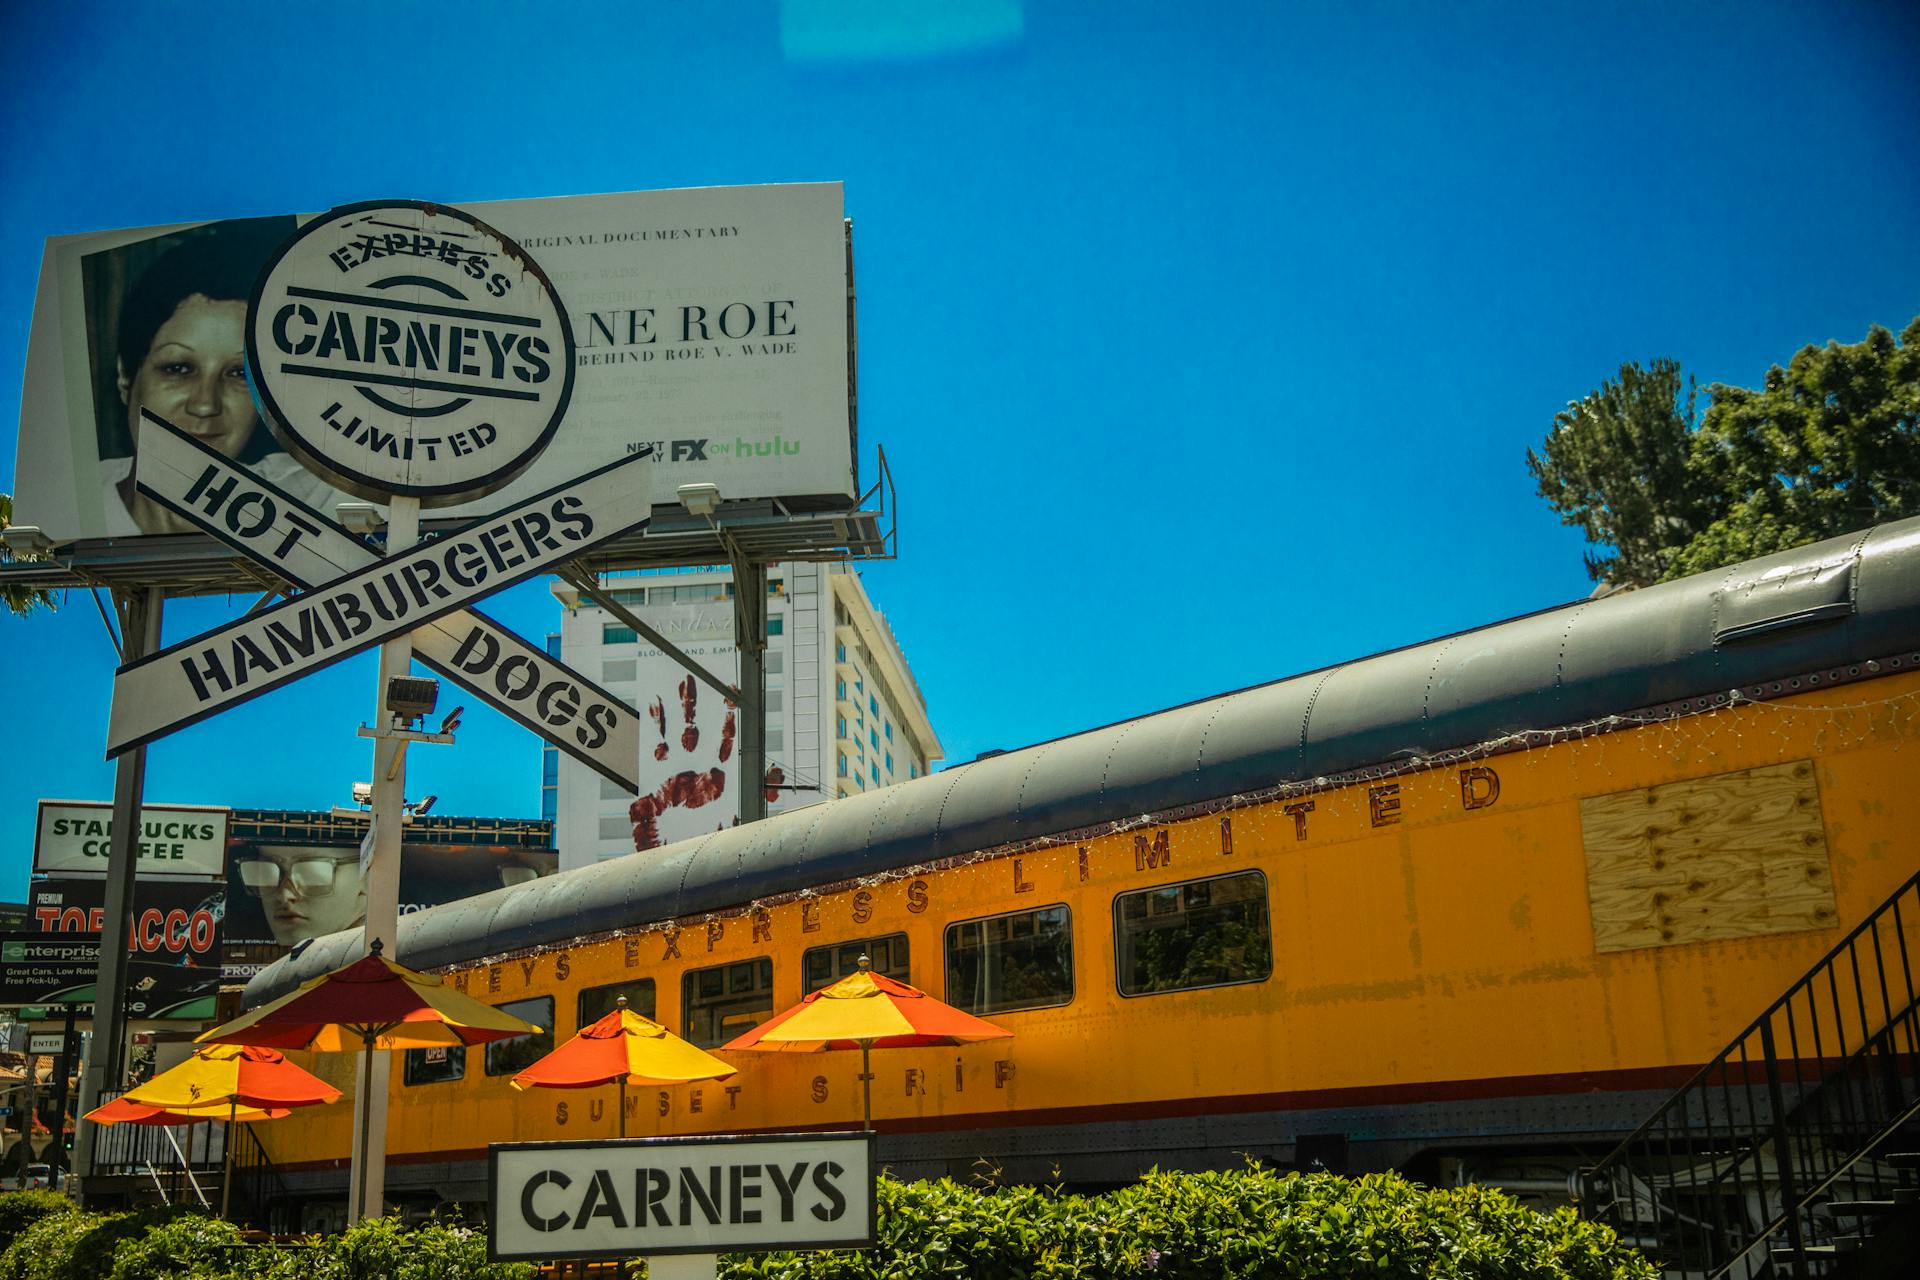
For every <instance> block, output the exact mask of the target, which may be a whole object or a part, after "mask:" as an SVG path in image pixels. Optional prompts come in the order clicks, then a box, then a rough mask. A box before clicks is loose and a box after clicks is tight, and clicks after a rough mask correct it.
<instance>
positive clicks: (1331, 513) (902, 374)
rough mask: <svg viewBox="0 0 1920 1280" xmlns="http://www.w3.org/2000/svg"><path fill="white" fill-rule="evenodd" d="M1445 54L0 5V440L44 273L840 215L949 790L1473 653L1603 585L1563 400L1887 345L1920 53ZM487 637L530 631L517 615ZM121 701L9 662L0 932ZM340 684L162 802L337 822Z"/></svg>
mask: <svg viewBox="0 0 1920 1280" xmlns="http://www.w3.org/2000/svg"><path fill="white" fill-rule="evenodd" d="M921 7H924V8H927V9H940V10H941V11H942V13H943V14H944V15H945V16H944V17H942V18H940V19H938V20H933V19H924V18H916V17H913V16H912V15H911V14H909V15H908V16H907V17H906V18H901V17H899V11H900V10H902V9H909V8H921ZM1437 9H1438V7H1437V6H1427V5H1414V4H1352V5H1331V4H1263V5H1255V4H1245V5H1226V6H1220V5H1184V6H1173V5H1166V4H1158V3H1154V4H1148V3H1141V4H1101V5H1070V4H1038V3H1029V4H1027V5H1024V6H1022V5H1020V4H1018V3H1015V2H1014V0H967V2H966V3H959V4H955V5H950V6H934V5H928V6H907V5H904V4H888V3H883V2H882V0H863V2H859V3H850V2H841V3H833V4H802V3H793V4H789V5H777V4H768V3H740V4H734V5H729V6H725V7H720V6H706V5H686V6H645V7H641V6H631V5H607V6H595V5H585V4H567V3H546V4H538V5H534V4H487V3H476V4H470V5H467V6H461V7H456V8H449V7H447V6H445V5H427V4H415V3H400V4H386V5H365V6H359V5H347V4H340V5H313V4H302V5H286V6H274V5H266V6H263V5H254V4H247V5H240V4H234V5H215V4H191V3H179V4H167V5H149V6H139V7H128V6H116V5H107V4H102V5H87V6H66V5H61V6H54V5H38V6H35V5H26V4H14V5H7V6H4V8H0V120H4V121H5V122H6V123H5V124H4V126H0V128H4V130H5V134H4V142H3V143H0V402H3V403H6V404H8V405H12V404H17V403H18V399H19V386H20V378H21V370H22V363H23V359H24V352H25V346H26V335H27V323H28V319H29V315H30V311H31V306H32V299H33V290H34V286H35V279H36V275H37V272H38V268H39V262H40V252H41V241H42V240H43V238H44V237H46V236H48V235H53V234H59V233H66V232H78V231H89V230H97V229H102V228H108V227H117V226H131V225H146V224H155V223H166V222H176V221H194V220H204V219H213V218H219V217H232V216H244V215H249V214H267V213H282V212H287V211H292V210H317V209H324V208H327V207H330V206H332V205H336V204H341V203H345V202H348V201H352V200H359V199H369V198H375V197H384V196H402V197H415V198H425V199H434V200H442V201H447V202H453V203H458V202H460V201H465V200H486V199H503V198H509V197H523V196H539V195H557V194H569V193H577V192H590V191H612V190H627V189H641V188H653V187H676V186H706V185H715V184H728V183H757V182H778V181H802V180H828V179H838V180H841V181H844V182H845V183H846V190H847V207H848V212H849V213H850V215H851V216H852V217H853V218H854V220H855V225H856V250H857V269H858V274H859V285H860V294H861V312H860V344H861V364H860V371H861V387H860V393H861V396H860V411H861V434H862V441H863V447H864V448H865V449H867V450H868V455H867V458H866V459H865V462H866V463H868V464H870V463H871V449H872V446H873V444H874V443H876V442H877V443H879V444H882V445H884V446H885V448H886V451H887V455H888V458H889V460H890V461H891V463H892V465H893V468H894V472H895V475H896V477H897V479H898V483H899V487H900V558H899V559H898V560H897V561H895V562H891V563H883V564H875V565H870V566H867V567H866V568H865V570H864V572H865V580H866V583H867V586H868V589H869V591H870V592H871V594H872V595H873V597H874V598H875V600H876V601H877V602H878V603H879V604H880V606H881V607H882V608H883V609H884V610H885V611H886V612H887V614H888V615H889V617H890V618H891V619H892V620H893V622H894V625H895V628H896V631H897V633H898V635H899V637H900V639H901V642H902V644H903V646H904V647H905V649H906V651H907V654H908V656H909V658H910V659H911V661H912V662H913V664H914V667H915V669H916V671H917V673H918V675H919V678H920V681H921V684H922V686H923V688H924V690H925V692H926V695H927V698H928V702H929V704H930V709H931V714H932V717H933V722H934V724H935V726H936V728H937V729H938V731H939V732H940V733H941V735H942V736H943V737H944V739H945V741H946V745H947V748H948V755H949V759H950V760H953V761H961V760H968V759H971V758H973V756H975V755H976V754H978V753H979V752H980V751H982V750H986V749H989V748H994V747H1014V746H1019V745H1022V744H1025V743H1028V742H1032V741H1035V740H1039V739H1043V738H1048V737H1053V736H1057V735H1059V734H1063V733H1069V732H1073V731H1075V730H1078V729H1082V728H1087V727H1090V726H1093V725H1097V724H1102V723H1106V722H1109V721H1112V720H1116V719H1120V718H1123V717H1126V716H1129V715H1133V714H1137V713H1141V712H1146V711H1151V710H1154V709H1157V708H1160V707H1164V706H1168V705H1171V704H1174V703H1177V702H1181V701H1185V700H1188V699H1191V698H1195V697H1201V696H1205V695H1207V694H1211V693H1216V692H1220V691H1223V690H1227V689H1231V688H1236V687H1239V686H1243V685H1247V684H1252V683H1257V682H1260V681H1264V680H1269V679H1273V678H1276V677H1280V676H1284V675H1288V674H1291V673H1293V672H1296V671H1299V670H1303V669H1307V668H1311V667H1314V666H1318V665H1321V664H1324V663H1328V662H1334V661H1339V660H1342V659H1345V658H1351V657H1356V656H1360V655H1362V654H1365V653H1368V652H1371V651H1374V650H1378V649H1381V648H1385V647H1389V646H1393V645H1398V644H1403V643H1407V642H1410V641H1415V640H1419V639H1422V638H1425V637H1428V636H1432V635H1436V634H1440V633H1444V632H1447V631H1451V630H1457V629H1459V628H1462V627H1467V626H1473V625H1478V624H1481V623H1485V622H1491V621H1495V620H1498V619H1500V618H1504V617H1509V616H1511V615H1514V614H1517V613H1521V612H1525V611H1527V610H1531V609H1536V608H1540V607H1543V606H1547V605H1550V604H1554V603H1558V602H1560V601H1563V600H1567V599H1570V598H1574V597H1578V596H1581V595H1584V594H1585V593H1586V591H1587V589H1588V583H1587V581H1586V578H1585V574H1584V572H1583V570H1582V567H1581V562H1580V552H1581V549H1582V547H1581V543H1580V540H1579V538H1578V535H1577V534H1575V533H1574V532H1573V531H1571V530H1566V529H1563V528H1561V527H1560V526H1559V525H1558V524H1557V522H1556V520H1555V517H1554V516H1553V514H1552V513H1551V512H1550V511H1548V510H1547V509H1546V508H1545V507H1544V506H1543V505H1542V504H1541V503H1540V501H1539V500H1538V499H1537V498H1536V497H1535V496H1534V495H1533V492H1532V485H1531V483H1530V480H1529V478H1528V476H1527V474H1526V471H1525V467H1524V461H1523V460H1524V453H1525V449H1526V447H1527V446H1528V445H1529V444H1533V443H1536V442H1537V441H1538V440H1539V438H1540V437H1541V436H1542V435H1543V434H1544V432H1545V431H1546V429H1547V427H1548V426H1549V424H1550V423H1551V420H1552V417H1553V415H1554V413H1555V412H1556V410H1558V409H1559V408H1560V407H1562V406H1563V405H1564V404H1565V403H1566V402H1567V401H1568V400H1569V399H1573V398H1575V397H1577V396H1579V395H1581V394H1583V393H1585V392H1586V391H1588V390H1590V389H1591V388H1593V387H1594V386H1596V385H1597V384H1598V383H1599V382H1600V380H1602V379H1603V378H1605V377H1607V376H1609V375H1610V374H1611V373H1612V372H1613V371H1614V370H1615V369H1617V367H1618V366H1619V364H1620V363H1621V362H1622V361H1623V360H1628V359H1640V360H1645V359H1649V358H1651V357H1654V356H1659V355H1670V356H1674V357H1676V358H1678V359H1679V360H1680V361H1681V362H1682V363H1683V365H1684V366H1685V367H1686V368H1687V369H1688V370H1689V371H1691V372H1692V373H1693V374H1695V375H1696V376H1697V377H1698V378H1699V379H1700V380H1701V382H1702V383H1703V384H1705V383H1708V382H1711V381H1716V380H1720V381H1727V382H1736V383H1744V384H1748V385H1753V384H1756V383H1757V382H1758V381H1759V379H1760V378H1761V377H1762V375H1763V374H1764V372H1765V369H1766V367H1767V366H1768V365H1769V364H1770V363H1773V362H1776V361H1784V360H1785V359H1786V358H1787V357H1788V356H1790V355H1791V354H1792V352H1793V351H1794V350H1796V349H1797V348H1798V347H1800V346H1801V345H1803V344H1806V343H1809V342H1824V341H1826V340H1828V339H1840V340H1844V341H1854V340H1858V339H1859V338H1860V337H1861V336H1862V334H1864V333H1865V331H1866V329H1867V326H1868V325H1869V324H1872V323H1876V322H1877V323H1881V324H1885V325H1888V326H1889V327H1893V328H1896V329H1897V328H1898V327H1899V326H1900V325H1901V324H1902V323H1904V322H1905V321H1906V320H1908V319H1910V318H1911V317H1912V316H1913V315H1915V314H1916V313H1920V237H1916V236H1915V235H1914V227H1915V225H1916V210H1920V137H1917V136H1916V131H1915V130H1914V128H1913V127H1912V126H1913V121H1915V120H1920V80H1916V78H1915V77H1914V76H1913V74H1912V68H1911V62H1910V58H1911V53H1912V51H1913V50H1914V49H1916V48H1920V19H1916V18H1915V16H1914V15H1913V14H1912V13H1911V12H1910V11H1908V10H1907V9H1906V8H1905V7H1904V6H1900V5H1894V4H1887V5H1876V4H1865V3H1854V4H1836V5H1826V6H1808V5H1788V4H1764V3H1743V4H1739V5H1733V4H1699V5H1679V6H1675V5H1670V4H1665V5H1651V4H1647V5H1638V4H1625V5H1608V6H1575V5H1566V4H1529V5H1517V4H1516V5H1490V4H1472V3H1469V4H1462V5H1456V6H1451V7H1449V8H1448V9H1447V11H1445V12H1438V11H1437ZM876 15H893V17H892V18H891V19H890V20H889V22H888V23H887V24H883V23H882V22H881V21H880V19H879V18H878V17H877V16H876ZM4 416H5V419H6V420H7V421H8V422H9V430H10V431H11V430H12V427H11V423H12V421H13V420H14V419H13V415H12V413H11V411H9V412H8V413H7V414H6V415H4ZM12 473H13V449H12V448H11V446H10V445H9V447H7V448H5V449H4V450H0V488H11V478H12ZM248 603H251V601H250V600H246V601H232V602H229V601H226V600H224V599H220V600H213V601H197V602H185V603H178V604H175V605H173V606H171V607H170V612H169V626H168V629H167V638H168V639H169V640H175V639H180V638H183V637H185V636H187V635H190V634H192V633H194V632H196V631H199V630H203V629H205V628H206V627H209V626H212V625H214V624H215V623H217V622H218V621H221V620H223V619H224V618H226V617H228V616H230V615H231V614H232V613H233V612H234V610H235V609H236V608H237V607H244V605H245V604H248ZM488 608H489V610H490V611H491V612H493V613H495V614H496V616H499V617H501V618H502V619H503V620H505V621H508V622H509V623H511V624H512V625H514V626H516V627H518V628H519V629H521V630H522V631H523V632H524V633H527V634H532V635H540V634H544V633H545V632H546V631H548V630H550V629H553V627H554V626H555V622H556V607H555V606H554V605H553V603H552V601H551V598H550V597H549V596H548V595H547V594H546V592H545V590H544V587H543V586H541V585H538V584H535V585H531V586H525V587H522V588H518V589H516V590H515V591H513V592H511V593H509V594H508V595H506V596H502V597H496V598H495V600H494V601H493V602H492V603H490V604H489V605H488ZM113 665H114V658H113V654H112V650H111V648H110V646H109V645H108V643H107V641H106V638H105V636H104V633H103V631H102V628H101V625H100V623H99V620H98V618H97V617H96V616H95V613H94V609H93V605H92V603H91V602H90V601H89V600H88V599H87V598H86V597H85V596H84V595H74V596H72V597H70V598H69V599H68V600H67V601H66V602H65V604H64V606H63V607H62V609H61V610H60V611H59V612H58V613H57V614H54V615H50V616H49V615H40V616H36V617H34V618H32V619H30V620H26V621H10V620H6V619H4V618H0V671H4V673H5V688H6V691H7V695H8V707H7V710H8V713H9V717H8V718H9V720H10V721H11V723H12V725H13V729H14V732H13V734H12V735H11V740H10V746H9V752H8V758H7V760H6V764H5V768H4V769H0V896H12V895H13V894H16V893H19V892H22V891H23V889H24V885H23V884H22V881H23V878H24V867H25V865H26V863H27V860H28V857H29V854H30V847H31V828H32V816H33V802H34V801H35V799H36V798H38V797H42V796H48V797H62V798H105V797H107V796H108V795H109V794H110V791H111V782H112V773H111V769H110V767H109V766H108V765H107V764H106V763H105V762H104V761H103V760H102V758H101V745H102V742H103V740H104V729H105V722H106V712H107V701H108V692H109V686H110V679H111V675H112V669H113ZM371 684H372V670H371V665H370V660H369V659H361V660H355V661H351V662H348V663H346V664H343V665H342V666H339V667H336V668H334V669H332V670H331V671H330V672H328V673H326V674H324V675H321V676H317V677H313V678H310V679H308V680H306V681H304V682H302V683H301V684H300V685H298V686H296V687H294V688H292V689H288V690H283V691H281V692H278V693H275V694H273V695H270V696H268V697H266V698H263V699H260V700H258V701H255V702H253V703H251V704H249V705H247V706H246V707H243V708H241V709H239V710H237V711H234V712H230V713H228V714H226V715H224V716H222V717H219V718H217V719H216V720H214V721H212V722H209V723H207V724H204V725H201V726H197V727H195V728H193V729H190V730H187V731H185V732H182V733H180V734H178V735H176V736H175V737H173V738H171V739H169V740H167V741H165V742H163V743H161V744H159V745H157V746H156V747H155V748H154V749H153V750H152V752H151V763H150V774H149V786H148V797H149V799H151V800H155V801H176V802H213V803H226V804H233V805H241V806H261V807H279V806H284V807H289V808H298V807H317V808H325V807H327V806H328V805H331V804H335V803H343V802H345V800H346V796H347V790H348V787H349V785H350V783H351V782H352V781H353V780H355V779H356V778H361V777H364V776H365V775H366V771H367V756H368V752H367V749H366V744H365V743H364V742H363V741H361V740H359V739H356V738H355V737H354V735H353V730H354V727H355V725H356V724H357V723H358V722H359V719H360V718H361V716H362V715H363V714H364V711H363V706H364V704H366V703H368V702H369V701H370V686H371ZM467 723H468V726H469V727H468V728H467V729H466V730H465V731H464V732H463V733H462V737H461V742H460V745H459V746H458V747H457V748H454V749H453V750H451V751H446V750H444V749H441V750H437V751H435V752H433V753H428V752H422V753H419V754H418V755H417V756H416V758H415V761H414V769H413V774H414V778H415V782H414V785H413V786H412V787H411V788H410V790H411V791H412V792H413V793H415V794H419V793H422V792H426V791H432V792H435V793H438V794H439V795H440V796H441V798H442V800H441V809H442V811H443V812H454V813H478V814H492V815H532V814H536V813H537V812H538V809H539V791H538V788H539V752H538V746H537V743H536V741H535V739H534V738H533V737H532V736H531V735H529V734H527V733H525V732H523V731H521V730H519V729H516V728H513V727H512V726H510V725H509V724H508V723H507V722H506V721H505V720H504V719H502V718H501V717H499V716H497V715H495V714H494V713H492V712H490V711H488V710H486V709H484V708H478V707H475V708H472V709H471V710H470V712H469V715H468V720H467Z"/></svg>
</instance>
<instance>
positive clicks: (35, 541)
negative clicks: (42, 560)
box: [0, 524, 53, 560]
mask: <svg viewBox="0 0 1920 1280" xmlns="http://www.w3.org/2000/svg"><path fill="white" fill-rule="evenodd" d="M0 542H5V543H6V544H7V550H8V551H10V552H12V553H13V554H14V555H15V556H18V557H20V558H21V559H25V560H31V559H35V558H37V557H39V556H43V555H46V554H47V553H48V552H49V551H52V550H53V539H52V538H49V537H48V536H47V535H46V533H45V532H44V531H43V530H42V529H41V528H40V526H39V525H37V524H10V525H8V526H7V527H6V528H5V529H0Z"/></svg>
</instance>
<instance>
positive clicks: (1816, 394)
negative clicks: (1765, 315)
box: [1667, 317, 1920, 578]
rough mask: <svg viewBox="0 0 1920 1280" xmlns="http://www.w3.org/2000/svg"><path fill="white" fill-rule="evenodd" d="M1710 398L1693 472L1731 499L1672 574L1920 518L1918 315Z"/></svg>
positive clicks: (1805, 355) (1810, 353)
mask: <svg viewBox="0 0 1920 1280" xmlns="http://www.w3.org/2000/svg"><path fill="white" fill-rule="evenodd" d="M1711 394H1712V397H1713V403H1712V406H1711V407H1710V408H1708V410H1707V413H1706V419H1705V421H1704V422H1703V423H1702V424H1701V429H1700V433H1699V435H1698V436H1697V437H1696V439H1695V440H1694V448H1693V457H1692V460H1691V463H1690V467H1691V469H1692V471H1693V472H1694V474H1695V475H1696V476H1698V477H1699V478H1700V480H1701V482H1702V483H1703V484H1705V485H1706V486H1708V487H1709V488H1711V489H1712V490H1713V491H1714V492H1716V493H1720V494H1724V495H1725V496H1726V499H1727V502H1726V506H1725V509H1724V510H1723V511H1722V512H1721V513H1720V514H1719V516H1718V517H1717V518H1716V519H1715V520H1714V521H1713V522H1712V523H1711V524H1709V525H1708V526H1707V527H1706V528H1704V529H1702V530H1701V531H1700V533H1699V534H1698V535H1697V536H1696V537H1694V538H1693V539H1692V540H1691V541H1690V542H1688V543H1687V544H1686V545H1685V546H1684V547H1682V548H1680V549H1679V554H1678V555H1676V556H1675V558H1674V561H1673V564H1672V566H1671V567H1670V568H1669V570H1668V573H1667V576H1668V577H1675V578H1677V577H1681V576H1683V575H1685V574H1689V573H1701V572H1704V571H1706V570H1708V569H1717V568H1719V567H1720V566H1722V565H1727V564H1734V563H1736V562H1738V561H1741V560H1749V559H1752V558H1753V557H1754V556H1762V555H1766V554H1768V553H1769V552H1774V551H1784V550H1786V549H1787V548H1789V547H1797V546H1802V545H1804V544H1805V543H1809V542H1817V541H1819V540H1820V539H1822V538H1833V537H1838V536H1839V535H1841V534H1844V533H1852V532H1854V531H1855V530H1857V529H1865V528H1868V527H1869V526H1872V525H1876V524H1882V523H1885V522H1886V521H1888V520H1900V519H1904V518H1905V517H1907V516H1914V515H1920V317H1917V318H1915V319H1914V320H1913V321H1912V322H1911V323H1909V324H1908V325H1907V327H1906V329H1905V331H1904V332H1902V333H1901V335H1900V337H1899V339H1898V340H1897V341H1896V340H1895V338H1894V336H1893V334H1891V333H1889V332H1888V331H1887V330H1886V329H1883V328H1881V327H1880V326H1879V325H1874V326H1873V327H1872V328H1871V329H1869V330H1868V331H1867V337H1866V340H1865V341H1864V342H1857V343H1853V344H1851V345H1843V344H1841V343H1838V342H1829V343H1828V344H1827V345H1826V346H1824V347H1813V346H1809V347H1803V348H1802V349H1801V350H1800V352H1799V353H1798V354H1797V355H1795V356H1794V357H1793V359H1792V360H1791V361H1789V362H1788V364H1787V367H1786V368H1784V369H1782V368H1780V366H1778V365H1775V366H1774V367H1773V368H1771V369H1769V370H1767V377H1766V382H1765V385H1764V386H1763V387H1762V388H1761V389H1760V390H1758V391H1749V390H1746V389H1745V388H1743V387H1723V386H1715V387H1713V388H1712V392H1711Z"/></svg>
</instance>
